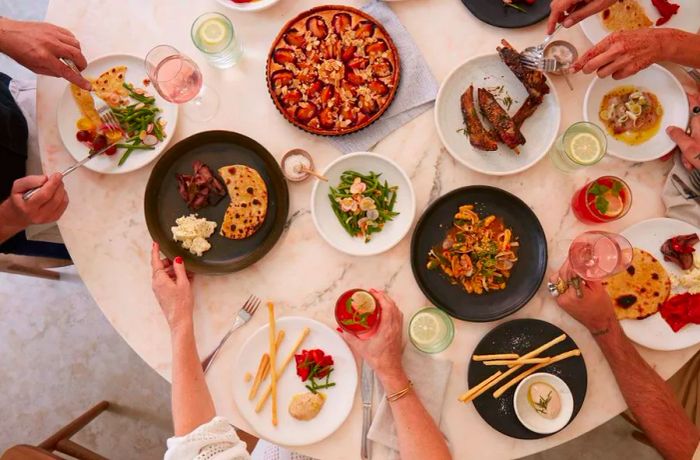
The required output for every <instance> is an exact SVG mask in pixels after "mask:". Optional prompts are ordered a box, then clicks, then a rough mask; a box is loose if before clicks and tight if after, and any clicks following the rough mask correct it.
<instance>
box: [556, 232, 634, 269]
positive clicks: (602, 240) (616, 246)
mask: <svg viewBox="0 0 700 460" xmlns="http://www.w3.org/2000/svg"><path fill="white" fill-rule="evenodd" d="M632 255H633V249H632V245H631V244H630V242H629V241H627V239H625V237H623V236H621V235H618V234H616V233H610V232H602V231H590V232H585V233H582V234H581V235H579V236H578V237H576V239H574V241H573V242H572V243H571V246H570V247H569V265H570V267H571V270H572V271H573V272H574V273H575V274H576V275H578V276H580V277H581V278H583V279H585V280H589V281H599V280H603V279H605V278H608V277H610V276H613V275H616V274H618V273H620V272H621V271H623V270H625V269H627V267H628V266H629V265H630V263H631V262H632Z"/></svg>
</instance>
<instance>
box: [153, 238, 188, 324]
mask: <svg viewBox="0 0 700 460" xmlns="http://www.w3.org/2000/svg"><path fill="white" fill-rule="evenodd" d="M174 262H175V263H171V262H170V260H168V259H161V258H160V246H159V245H158V243H156V242H154V243H153V246H152V247H151V269H152V271H153V279H152V282H151V287H152V289H153V293H154V294H155V296H156V299H157V300H158V303H159V304H160V308H161V310H163V314H164V315H165V319H166V320H167V321H168V325H169V326H170V332H171V333H172V332H174V331H176V330H178V329H180V328H182V327H191V326H192V314H193V312H194V296H193V294H192V286H191V284H190V277H191V275H188V273H187V271H186V270H185V264H184V262H183V261H182V257H180V256H178V257H175V261H174Z"/></svg>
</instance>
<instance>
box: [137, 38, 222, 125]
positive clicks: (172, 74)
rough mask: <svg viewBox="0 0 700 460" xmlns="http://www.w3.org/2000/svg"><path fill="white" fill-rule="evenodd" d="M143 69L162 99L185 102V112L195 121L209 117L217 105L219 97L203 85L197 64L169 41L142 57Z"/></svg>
mask: <svg viewBox="0 0 700 460" xmlns="http://www.w3.org/2000/svg"><path fill="white" fill-rule="evenodd" d="M145 65H146V72H147V73H148V77H149V78H150V79H151V82H152V83H153V86H154V87H155V88H156V91H158V94H160V95H161V96H162V97H163V99H165V100H166V101H170V102H174V103H176V104H186V105H185V106H184V107H185V115H187V117H188V118H190V119H192V120H194V121H208V120H211V119H212V118H214V116H215V115H216V112H217V111H218V109H219V98H218V96H217V94H216V93H215V92H214V90H213V89H211V88H209V87H207V86H206V85H204V81H203V79H202V72H201V71H200V70H199V67H197V64H196V63H195V62H194V61H193V60H192V59H190V58H189V57H187V56H185V55H184V54H182V53H180V52H179V51H178V50H177V49H176V48H174V47H172V46H170V45H158V46H156V47H154V48H153V49H151V50H150V51H149V52H148V54H147V55H146V59H145Z"/></svg>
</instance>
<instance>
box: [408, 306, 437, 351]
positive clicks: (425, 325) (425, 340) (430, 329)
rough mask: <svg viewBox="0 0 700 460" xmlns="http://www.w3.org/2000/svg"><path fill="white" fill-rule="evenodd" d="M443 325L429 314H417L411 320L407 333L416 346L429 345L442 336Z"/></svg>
mask: <svg viewBox="0 0 700 460" xmlns="http://www.w3.org/2000/svg"><path fill="white" fill-rule="evenodd" d="M443 327H444V325H443V323H442V322H441V321H440V320H439V319H438V318H437V317H436V316H435V315H434V314H432V313H430V312H419V313H417V314H416V316H414V317H413V319H412V320H411V325H410V329H409V331H408V333H409V334H410V336H411V339H412V340H413V343H415V344H416V345H418V346H420V345H430V344H432V343H434V342H435V341H436V340H438V339H439V338H440V337H441V335H442V329H443Z"/></svg>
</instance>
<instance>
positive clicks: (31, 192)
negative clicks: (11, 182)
mask: <svg viewBox="0 0 700 460" xmlns="http://www.w3.org/2000/svg"><path fill="white" fill-rule="evenodd" d="M110 147H112V145H111V144H108V145H106V146H105V147H104V148H103V149H102V150H98V151H94V150H90V152H89V153H88V156H86V157H85V158H83V159H82V160H80V161H78V162H76V163H74V164H73V165H72V166H70V167H68V168H66V169H64V170H63V172H61V177H66V176H67V175H68V174H70V173H72V172H73V171H75V170H76V169H78V168H79V167H81V166H82V165H84V164H85V163H87V162H88V161H90V160H92V159H93V158H95V157H96V156H99V155H102V154H103V153H105V152H106V151H107V150H109V148H110ZM40 189H41V187H35V188H32V189H29V190H27V191H26V192H24V194H22V199H23V200H24V201H27V200H28V199H30V198H31V197H32V196H33V195H34V194H35V193H36V192H38V191H39V190H40Z"/></svg>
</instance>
